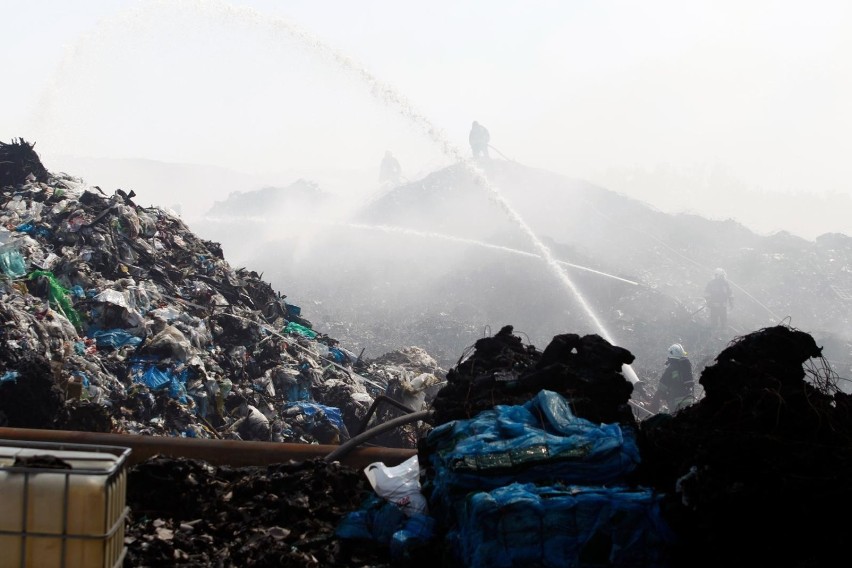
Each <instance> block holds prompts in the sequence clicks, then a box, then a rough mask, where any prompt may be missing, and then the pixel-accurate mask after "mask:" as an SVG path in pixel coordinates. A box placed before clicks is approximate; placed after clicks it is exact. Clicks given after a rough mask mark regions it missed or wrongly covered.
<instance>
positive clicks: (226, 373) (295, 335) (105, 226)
mask: <svg viewBox="0 0 852 568" xmlns="http://www.w3.org/2000/svg"><path fill="white" fill-rule="evenodd" d="M134 197H136V196H135V194H134V192H133V191H130V192H129V193H128V192H125V191H124V190H121V189H117V190H115V192H114V193H113V194H112V195H107V194H106V193H104V192H103V191H102V190H101V189H100V188H99V187H97V186H89V185H87V184H85V183H84V182H83V181H82V180H80V179H78V178H74V177H71V176H68V175H66V174H52V173H50V172H48V171H47V170H46V169H45V168H44V166H43V165H42V163H41V161H40V159H39V157H38V155H37V154H36V152H35V150H34V144H30V143H28V142H26V141H24V140H22V139H21V140H17V141H14V140H13V141H12V142H11V143H8V144H7V143H3V144H2V145H0V225H2V226H0V278H2V282H0V298H2V302H0V322H2V324H3V326H2V330H3V331H2V338H0V426H11V427H22V428H40V429H64V430H83V431H92V432H113V433H130V434H141V435H152V436H182V437H194V438H221V439H243V440H261V441H273V442H297V443H321V444H337V443H340V442H342V441H346V440H348V439H349V438H350V437H351V436H352V435H355V434H357V433H358V432H359V431H361V429H362V428H364V427H366V424H365V423H364V420H365V418H367V415H368V412H369V410H370V408H371V407H372V405H373V404H374V402H375V399H376V397H378V396H387V395H388V392H387V391H388V387H389V385H391V384H394V385H402V387H404V388H396V390H397V391H400V392H403V393H407V394H408V396H407V398H402V397H401V395H400V397H398V398H402V400H401V402H404V403H405V404H410V405H418V408H415V409H414V410H421V409H422V408H424V407H425V404H426V402H427V400H426V392H427V390H428V389H429V387H430V386H434V385H436V384H440V383H441V381H442V380H443V371H442V370H441V369H440V368H438V367H437V364H432V365H431V366H430V367H429V368H428V369H423V368H422V366H423V365H422V364H423V361H422V359H423V356H422V355H421V354H416V353H411V354H410V356H409V354H406V352H405V351H400V353H399V356H398V357H397V359H396V360H395V361H394V362H392V363H390V362H389V363H387V364H385V363H381V362H379V363H375V364H374V363H372V362H371V361H370V360H368V359H363V358H362V357H361V356H358V355H356V354H354V353H352V352H351V351H349V350H347V349H346V348H345V347H343V346H342V345H340V342H339V341H337V340H336V339H334V338H332V337H329V336H328V335H327V334H324V333H321V332H319V331H318V330H315V329H313V324H312V323H311V322H310V320H308V319H307V318H305V317H304V315H303V314H302V313H301V308H300V307H299V306H297V305H295V304H291V303H288V302H287V301H286V295H284V294H281V293H280V292H277V291H275V290H273V289H272V287H271V286H270V285H269V284H268V283H266V282H264V281H263V280H262V278H261V275H258V274H257V273H256V272H254V271H250V270H246V269H244V268H233V267H231V266H230V265H229V264H228V262H227V261H226V260H225V258H224V254H223V251H222V249H221V247H220V246H219V244H218V243H215V242H211V241H206V240H204V239H201V238H199V237H197V236H196V235H195V234H194V233H193V232H192V231H190V230H189V228H188V227H187V226H186V225H185V224H184V223H183V222H182V220H181V219H180V218H179V217H177V216H175V215H174V214H172V213H171V212H169V211H166V210H163V209H160V208H157V207H141V206H139V205H137V204H136V203H135V202H134V200H133V198H134ZM426 357H428V355H427V356H426ZM433 363H434V361H433ZM415 379H417V380H415ZM412 381H414V382H413V384H412ZM379 418H381V415H380V416H379ZM419 427H422V425H417V424H413V425H409V426H408V428H409V430H411V431H414V432H416V429H417V428H419ZM415 438H416V436H415ZM384 443H385V445H388V446H397V447H410V448H413V447H414V443H415V442H414V441H413V440H412V435H411V432H409V433H408V434H402V433H397V434H396V435H395V436H391V437H386V439H385V440H384ZM406 444H407V446H406Z"/></svg>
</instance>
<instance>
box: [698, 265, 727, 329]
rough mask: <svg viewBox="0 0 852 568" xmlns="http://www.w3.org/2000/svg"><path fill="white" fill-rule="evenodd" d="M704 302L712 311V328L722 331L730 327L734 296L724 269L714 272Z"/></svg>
mask: <svg viewBox="0 0 852 568" xmlns="http://www.w3.org/2000/svg"><path fill="white" fill-rule="evenodd" d="M704 300H705V301H706V302H707V309H708V310H709V311H710V328H711V329H718V330H720V331H721V330H724V329H725V328H726V327H728V309H732V308H733V307H734V295H733V293H732V292H731V284H730V283H729V282H728V278H727V275H726V274H725V270H724V269H722V268H717V269H716V270H715V271H714V273H713V279H712V280H711V281H710V282H708V283H707V286H706V288H705V289H704Z"/></svg>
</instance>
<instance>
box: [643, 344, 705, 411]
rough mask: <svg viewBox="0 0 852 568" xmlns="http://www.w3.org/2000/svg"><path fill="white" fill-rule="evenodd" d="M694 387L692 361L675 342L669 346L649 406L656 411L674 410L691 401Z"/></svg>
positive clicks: (693, 396) (681, 346)
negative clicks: (663, 369) (661, 372)
mask: <svg viewBox="0 0 852 568" xmlns="http://www.w3.org/2000/svg"><path fill="white" fill-rule="evenodd" d="M694 389H695V378H694V377H693V375H692V362H691V361H690V360H689V358H688V353H687V352H686V350H685V349H684V348H683V345H681V344H680V343H675V344H674V345H672V346H671V347H669V350H668V357H667V358H666V370H665V371H663V375H662V376H661V377H660V384H659V385H657V391H656V393H654V399H653V400H652V401H651V408H652V409H655V410H656V412H669V413H673V412H676V411H677V410H680V409H681V408H683V407H685V406H687V405H688V404H691V403H692V402H693V400H694V398H695V395H694Z"/></svg>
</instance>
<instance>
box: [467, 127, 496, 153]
mask: <svg viewBox="0 0 852 568" xmlns="http://www.w3.org/2000/svg"><path fill="white" fill-rule="evenodd" d="M468 141H469V142H470V149H471V150H473V157H474V158H478V157H480V156H482V157H483V158H487V157H488V143H489V142H490V141H491V134H489V132H488V129H487V128H485V127H484V126H482V125H481V124H479V123H478V122H477V121H475V120H474V121H473V126H471V127H470V135H469V136H468Z"/></svg>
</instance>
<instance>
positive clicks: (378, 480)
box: [364, 455, 427, 517]
mask: <svg viewBox="0 0 852 568" xmlns="http://www.w3.org/2000/svg"><path fill="white" fill-rule="evenodd" d="M364 475H366V476H367V479H368V480H369V481H370V485H372V486H373V490H374V491H375V492H376V494H377V495H378V496H379V497H382V498H384V499H385V500H386V501H389V502H391V503H394V504H395V505H396V506H397V507H399V508H400V509H402V511H403V513H405V514H406V515H407V516H409V517H410V516H411V515H412V514H414V513H423V514H426V513H427V505H426V498H425V497H424V496H423V494H422V493H421V492H420V462H419V461H418V460H417V455H413V456H411V457H410V458H408V459H407V460H405V461H404V462H402V463H401V464H399V465H397V466H393V467H388V466H386V465H385V464H383V463H382V462H374V463H371V464H370V465H368V466H367V467H365V468H364Z"/></svg>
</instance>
